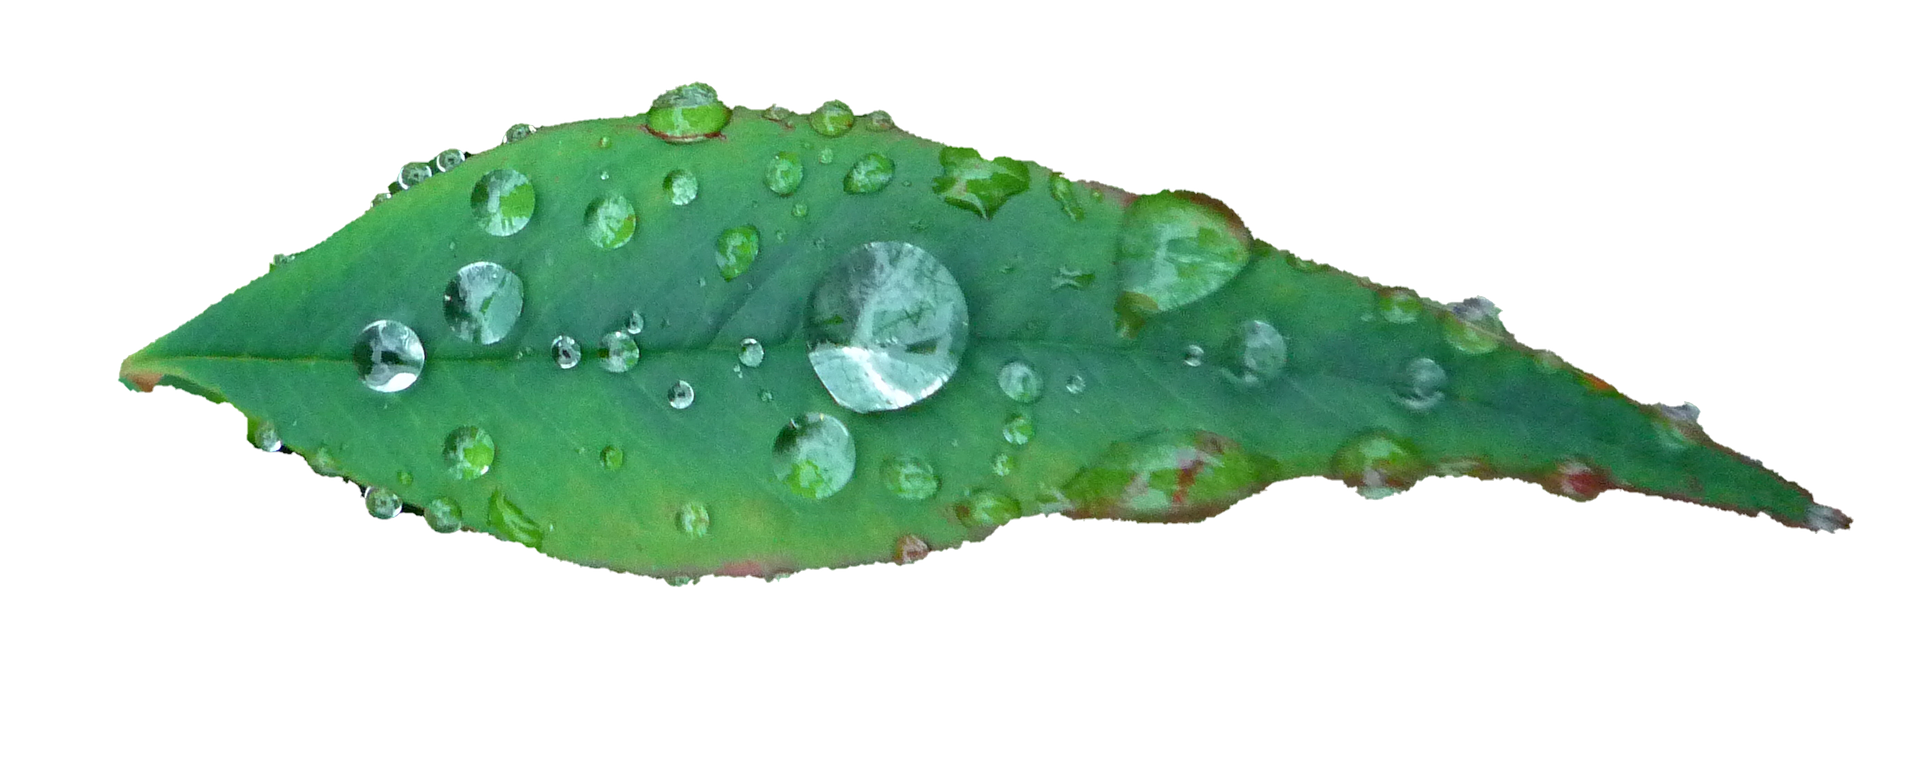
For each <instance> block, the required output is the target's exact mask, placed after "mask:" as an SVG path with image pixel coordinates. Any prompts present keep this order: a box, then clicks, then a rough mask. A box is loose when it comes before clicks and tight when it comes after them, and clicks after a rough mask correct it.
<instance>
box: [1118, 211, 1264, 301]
mask: <svg viewBox="0 0 1920 766" xmlns="http://www.w3.org/2000/svg"><path fill="white" fill-rule="evenodd" d="M1251 242H1252V237H1251V235H1249V234H1248V233H1247V229H1246V226H1245V225H1243V224H1241V222H1240V217H1239V216H1237V215H1235V214H1234V212H1233V211H1232V210H1229V209H1228V208H1227V206H1226V205H1223V204H1221V203H1220V202H1218V201H1217V200H1214V199H1213V198H1212V197H1208V196H1206V195H1204V194H1196V193H1193V192H1160V193H1158V194H1149V195H1146V196H1144V197H1140V198H1138V199H1135V200H1134V201H1133V203H1132V204H1131V205H1128V206H1127V211H1126V215H1125V217H1124V218H1123V219H1122V220H1121V223H1120V237H1119V245H1118V249H1119V253H1118V255H1117V257H1116V259H1115V260H1116V263H1117V265H1118V267H1119V279H1120V289H1121V293H1120V299H1119V303H1118V305H1117V306H1116V309H1117V310H1118V312H1119V314H1120V318H1119V325H1118V328H1117V329H1118V330H1119V331H1120V334H1121V335H1122V336H1123V337H1133V336H1134V334H1136V333H1137V332H1139V328H1140V326H1141V325H1142V324H1144V323H1145V322H1146V320H1147V319H1149V318H1151V317H1153V316H1155V315H1157V314H1160V313H1161V312H1165V311H1171V310H1173V309H1176V308H1180V307H1181V306H1185V305H1188V304H1190V303H1193V302H1194V301H1198V300H1200V299H1201V298H1205V297H1207V296H1209V295H1212V294H1213V293H1214V292H1215V291H1217V290H1219V289H1220V287H1221V286H1222V285H1225V284H1226V283H1227V281H1228V280H1230V279H1233V277H1234V276H1235V275H1237V274H1239V273H1240V270H1241V269H1242V268H1245V267H1246V265H1247V261H1248V260H1249V258H1250V257H1251V250H1250V243H1251Z"/></svg>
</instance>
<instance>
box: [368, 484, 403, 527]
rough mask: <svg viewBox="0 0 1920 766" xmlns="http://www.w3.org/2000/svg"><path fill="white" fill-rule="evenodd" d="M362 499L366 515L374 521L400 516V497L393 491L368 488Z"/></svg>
mask: <svg viewBox="0 0 1920 766" xmlns="http://www.w3.org/2000/svg"><path fill="white" fill-rule="evenodd" d="M364 499H365V500H366V502H367V515H369V516H372V517H374V518H376V519H391V518H393V517H395V516H398V515H400V506H401V502H400V496H399V495H396V494H394V493H393V490H390V489H382V488H380V487H368V488H367V492H366V496H365V497H364Z"/></svg>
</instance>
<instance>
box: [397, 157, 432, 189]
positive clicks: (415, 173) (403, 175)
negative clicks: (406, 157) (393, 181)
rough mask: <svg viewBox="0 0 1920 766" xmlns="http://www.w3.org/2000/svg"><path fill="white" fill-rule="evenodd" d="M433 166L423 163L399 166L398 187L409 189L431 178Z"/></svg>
mask: <svg viewBox="0 0 1920 766" xmlns="http://www.w3.org/2000/svg"><path fill="white" fill-rule="evenodd" d="M433 172H434V171H433V166H432V165H429V164H427V163H424V162H409V163H407V164H405V165H401V166H400V179H399V181H400V185H401V186H402V187H404V188H408V189H411V188H413V187H414V186H416V185H418V184H419V183H420V182H421V181H425V180H427V179H429V178H432V177H433Z"/></svg>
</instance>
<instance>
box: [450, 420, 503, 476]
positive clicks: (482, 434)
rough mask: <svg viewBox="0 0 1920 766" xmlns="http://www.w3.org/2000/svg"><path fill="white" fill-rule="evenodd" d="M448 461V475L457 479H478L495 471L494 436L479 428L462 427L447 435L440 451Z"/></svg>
mask: <svg viewBox="0 0 1920 766" xmlns="http://www.w3.org/2000/svg"><path fill="white" fill-rule="evenodd" d="M440 456H441V457H444V458H446V460H447V475H449V476H452V477H453V478H456V479H478V478H480V477H481V476H484V475H486V473H487V471H490V470H493V435H491V434H489V433H487V432H486V430H485V429H482V428H480V427H479V426H461V427H459V428H456V429H453V433H450V434H447V443H446V446H445V447H444V448H442V449H441V451H440Z"/></svg>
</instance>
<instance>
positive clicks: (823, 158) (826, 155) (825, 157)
mask: <svg viewBox="0 0 1920 766" xmlns="http://www.w3.org/2000/svg"><path fill="white" fill-rule="evenodd" d="M817 158H818V159H819V160H820V164H822V165H831V164H833V147H831V146H828V147H824V148H822V149H821V150H820V153H819V154H818V155H817Z"/></svg>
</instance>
